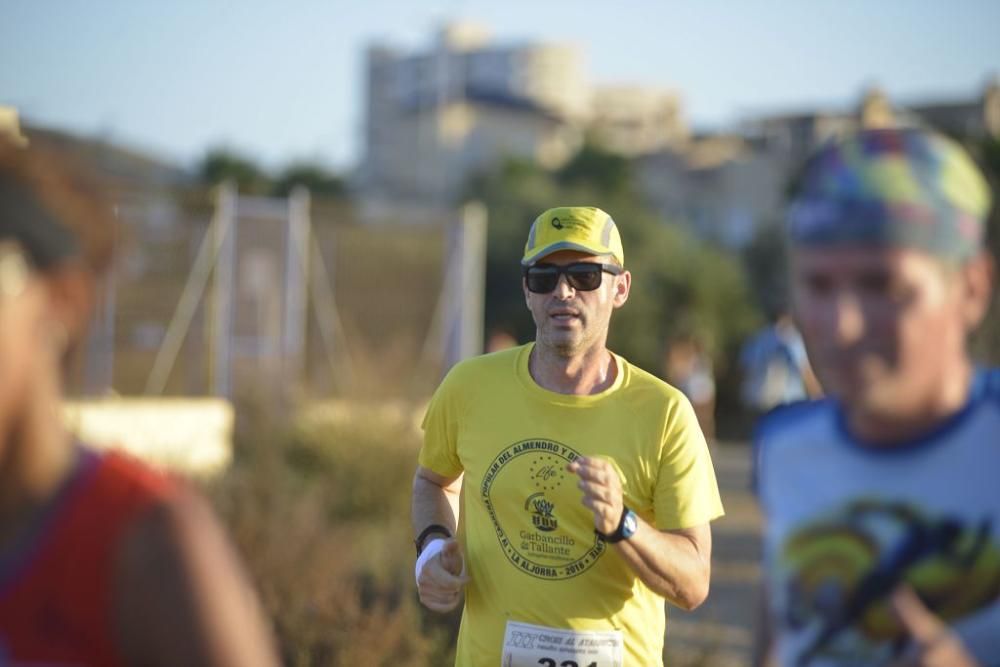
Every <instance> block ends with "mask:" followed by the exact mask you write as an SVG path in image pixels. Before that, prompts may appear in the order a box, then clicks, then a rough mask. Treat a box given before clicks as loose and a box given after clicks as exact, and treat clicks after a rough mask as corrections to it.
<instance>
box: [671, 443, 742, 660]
mask: <svg viewBox="0 0 1000 667" xmlns="http://www.w3.org/2000/svg"><path fill="white" fill-rule="evenodd" d="M713 459H714V462H715V472H716V475H717V476H718V480H719V486H720V488H721V491H722V502H723V504H724V505H725V509H726V516H724V517H723V518H722V519H719V520H718V521H715V522H714V523H713V524H712V538H713V550H712V590H711V594H710V595H709V598H708V600H707V601H706V602H705V604H703V605H702V606H701V607H699V608H698V609H696V610H695V611H693V612H685V611H681V610H679V609H677V608H675V607H670V608H669V609H668V612H667V639H666V646H667V652H666V654H667V660H666V664H667V665H668V667H695V666H698V667H736V666H740V667H742V666H744V665H748V664H749V663H750V654H751V648H752V643H753V628H754V618H755V616H756V614H757V609H756V605H757V601H756V600H757V598H756V596H757V585H758V582H759V578H760V555H761V548H760V526H761V522H760V514H759V512H758V511H757V506H756V502H755V500H754V498H753V495H752V494H751V492H750V446H749V444H747V443H725V444H721V445H718V446H716V447H715V448H714V450H713Z"/></svg>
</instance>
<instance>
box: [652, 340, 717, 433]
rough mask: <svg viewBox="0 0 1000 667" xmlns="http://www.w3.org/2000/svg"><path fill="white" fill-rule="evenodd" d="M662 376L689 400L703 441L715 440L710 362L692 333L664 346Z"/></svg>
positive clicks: (713, 379) (703, 348)
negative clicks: (702, 435) (702, 434)
mask: <svg viewBox="0 0 1000 667" xmlns="http://www.w3.org/2000/svg"><path fill="white" fill-rule="evenodd" d="M664 356H665V359H664V363H663V366H664V375H665V377H666V380H667V382H669V383H670V384H672V385H673V386H675V387H677V388H678V389H680V390H681V392H683V394H684V395H685V396H687V398H688V400H689V401H691V407H693V408H694V413H695V415H696V416H697V417H698V424H699V426H701V431H702V433H704V434H705V438H706V439H707V440H708V441H709V442H712V441H714V440H715V375H714V373H713V370H712V359H711V357H709V356H708V354H707V353H706V351H705V346H704V345H703V344H702V342H701V340H700V339H699V338H698V337H697V336H695V335H693V334H682V335H679V336H675V337H674V338H672V339H671V340H670V342H668V343H667V350H666V354H665V355H664Z"/></svg>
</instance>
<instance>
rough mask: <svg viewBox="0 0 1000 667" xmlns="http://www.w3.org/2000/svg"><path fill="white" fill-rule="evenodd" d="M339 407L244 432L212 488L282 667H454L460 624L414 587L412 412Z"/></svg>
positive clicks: (414, 453) (415, 446) (315, 411)
mask: <svg viewBox="0 0 1000 667" xmlns="http://www.w3.org/2000/svg"><path fill="white" fill-rule="evenodd" d="M392 414H393V413H392V411H391V410H390V411H389V412H388V413H387V412H386V411H385V410H384V409H381V410H375V411H374V412H372V411H371V409H365V408H363V407H358V408H357V409H351V408H350V407H344V406H339V407H337V408H336V409H334V408H320V409H316V410H312V411H310V413H308V414H307V415H306V416H305V417H304V418H302V419H299V420H297V423H296V424H295V425H293V426H292V427H289V428H287V429H285V430H283V431H275V430H273V429H272V430H268V429H262V428H259V427H258V428H247V429H244V434H243V435H241V436H239V437H238V450H237V460H236V462H235V463H234V465H233V467H232V469H231V470H230V471H229V472H228V473H227V474H226V475H225V476H223V477H222V478H221V479H219V480H217V481H216V482H214V483H213V484H212V487H211V488H210V489H209V493H210V495H211V497H212V498H213V499H214V501H215V504H216V507H217V509H218V511H219V513H220V515H221V516H222V518H223V520H224V522H225V523H226V524H227V527H228V529H229V531H230V534H231V535H232V537H233V539H234V541H235V542H236V544H237V546H238V548H239V549H240V551H241V552H242V554H243V557H244V559H245V561H246V564H247V567H248V569H249V570H250V573H251V576H252V577H253V578H254V580H255V583H256V584H257V586H258V590H259V591H260V594H261V597H262V599H263V602H264V605H265V607H266V610H267V612H268V614H269V615H270V617H271V619H272V621H273V624H274V629H275V633H276V634H277V636H278V640H279V642H280V646H281V652H282V655H283V659H284V662H285V664H287V665H292V666H296V667H298V666H303V667H304V666H314V665H315V666H324V665H356V666H359V667H366V666H369V665H371V666H377V665H386V666H388V665H393V666H397V665H399V666H413V667H430V666H432V665H433V666H437V665H445V664H450V663H451V661H452V660H453V658H452V657H451V650H452V649H451V646H452V645H453V642H454V636H455V633H456V632H457V620H458V619H457V617H455V616H450V617H438V616H434V615H431V614H425V613H424V612H423V611H422V610H421V608H420V606H419V603H418V602H417V600H416V595H415V592H414V586H413V582H412V577H413V575H412V571H413V570H412V568H413V552H412V547H411V543H410V528H409V521H408V516H409V493H410V480H411V479H412V475H413V468H414V465H415V462H416V451H417V439H416V438H417V436H416V433H415V431H414V428H413V424H412V418H411V416H412V410H409V411H407V410H402V411H397V412H396V413H395V414H397V417H398V418H396V419H394V418H393V417H392Z"/></svg>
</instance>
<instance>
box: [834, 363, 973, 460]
mask: <svg viewBox="0 0 1000 667" xmlns="http://www.w3.org/2000/svg"><path fill="white" fill-rule="evenodd" d="M973 373H974V370H973V367H972V364H971V363H967V364H966V365H965V366H963V368H962V369H961V371H960V372H955V373H951V374H949V375H948V378H947V380H946V381H943V382H941V383H940V384H939V385H938V386H937V387H936V389H937V391H935V392H934V394H933V395H932V396H928V397H927V398H926V400H923V401H920V402H919V403H918V404H914V406H913V407H912V408H911V409H909V410H907V411H906V412H905V413H904V412H894V413H863V412H851V411H850V410H848V409H846V406H845V414H846V416H847V426H848V429H849V430H850V431H851V433H852V434H853V435H856V436H858V437H860V438H861V439H863V440H865V441H866V442H870V443H872V444H875V445H879V446H885V447H886V448H891V447H892V446H894V445H897V444H899V443H904V442H907V441H910V440H913V439H915V438H919V437H921V436H923V435H926V434H928V433H930V432H931V431H933V430H934V429H935V428H937V427H938V426H940V425H941V424H943V423H944V422H946V421H948V419H950V418H951V417H953V416H955V415H956V414H958V413H959V412H961V410H962V409H963V408H964V407H965V406H966V404H967V403H968V401H969V393H970V389H971V387H972V374H973Z"/></svg>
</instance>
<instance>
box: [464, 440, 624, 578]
mask: <svg viewBox="0 0 1000 667" xmlns="http://www.w3.org/2000/svg"><path fill="white" fill-rule="evenodd" d="M579 456H580V453H579V452H577V451H576V450H574V449H573V448H571V447H568V446H566V445H563V444H561V443H558V442H555V441H553V440H543V439H533V440H522V441H521V442H517V443H515V444H513V445H510V446H509V447H506V448H505V449H503V450H501V451H500V453H499V454H497V456H496V458H495V459H493V462H492V463H491V464H490V466H489V468H487V471H486V475H485V476H484V477H483V483H482V485H481V486H480V495H481V497H482V501H483V504H484V505H485V507H486V511H487V513H488V514H489V517H490V520H491V521H492V522H493V527H494V529H495V530H496V535H497V539H498V540H499V542H500V547H501V549H503V552H504V555H505V556H506V557H507V560H508V561H510V563H511V564H512V565H514V566H515V567H517V568H519V569H520V570H521V571H522V572H524V573H525V574H529V575H531V576H533V577H538V578H540V579H569V578H570V577H575V576H577V575H578V574H580V573H581V572H585V571H586V570H588V569H590V568H591V567H593V565H594V563H596V562H597V559H598V558H600V557H601V554H603V553H604V551H605V550H606V548H607V545H605V543H604V542H603V541H602V540H600V539H598V538H597V535H596V534H594V533H593V531H590V532H589V533H588V534H587V535H588V536H587V538H586V539H581V538H580V534H581V531H580V526H579V525H577V526H576V528H577V529H576V530H575V531H572V532H571V531H569V530H567V527H566V520H567V518H568V517H572V516H575V517H576V519H577V524H579V521H580V518H581V517H586V516H589V512H588V511H587V510H586V509H585V508H584V507H583V505H582V504H580V499H579V497H578V496H579V492H578V490H577V488H576V476H575V475H573V474H572V473H570V472H568V471H567V470H566V465H567V464H568V463H570V462H571V461H573V460H574V459H576V458H577V457H579ZM498 489H502V490H498ZM512 491H513V492H514V493H517V492H520V493H522V494H523V496H524V497H523V499H521V500H520V501H519V503H518V504H517V505H514V504H512V503H510V502H509V501H510V494H511V492H512ZM501 499H502V501H501ZM572 503H575V504H572Z"/></svg>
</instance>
